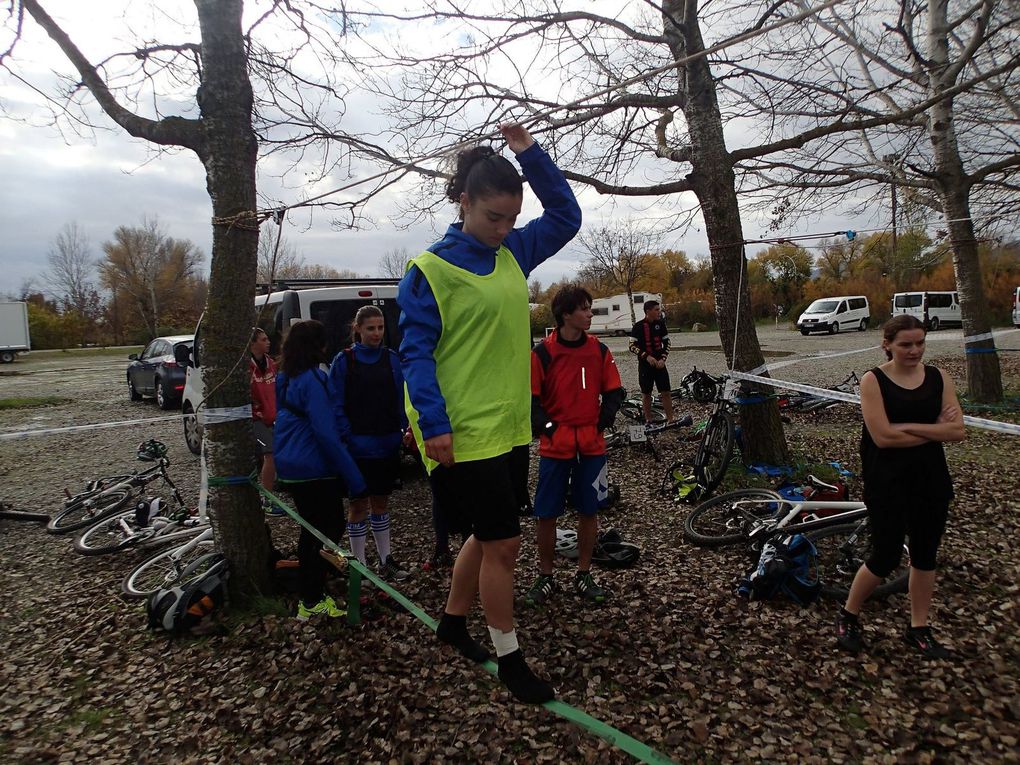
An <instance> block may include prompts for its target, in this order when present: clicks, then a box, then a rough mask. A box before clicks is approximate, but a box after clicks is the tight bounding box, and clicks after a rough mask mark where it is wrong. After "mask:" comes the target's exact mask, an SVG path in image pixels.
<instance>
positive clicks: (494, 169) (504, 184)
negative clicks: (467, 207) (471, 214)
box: [446, 146, 524, 205]
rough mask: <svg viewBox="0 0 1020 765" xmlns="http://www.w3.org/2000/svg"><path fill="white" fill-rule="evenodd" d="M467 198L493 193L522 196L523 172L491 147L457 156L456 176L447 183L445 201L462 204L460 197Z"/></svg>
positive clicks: (465, 151)
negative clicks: (521, 173) (463, 195)
mask: <svg viewBox="0 0 1020 765" xmlns="http://www.w3.org/2000/svg"><path fill="white" fill-rule="evenodd" d="M464 193H466V194H467V195H468V199H477V198H479V197H486V196H491V195H493V194H523V193H524V184H523V182H522V181H521V176H520V173H518V172H517V168H515V167H514V166H513V165H512V164H511V163H510V161H509V160H508V159H506V158H505V157H503V156H501V155H499V154H497V153H496V151H495V150H494V149H493V148H492V147H491V146H476V147H474V148H473V149H465V150H464V151H462V152H460V153H459V154H458V155H457V166H456V170H455V171H454V174H453V177H452V178H451V179H450V180H449V181H448V182H447V184H446V198H447V199H449V200H450V201H451V202H453V203H454V204H455V205H456V204H460V196H461V194H464Z"/></svg>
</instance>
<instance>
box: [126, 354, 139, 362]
mask: <svg viewBox="0 0 1020 765" xmlns="http://www.w3.org/2000/svg"><path fill="white" fill-rule="evenodd" d="M128 361H138V354H137V353H132V354H131V355H130V356H128Z"/></svg>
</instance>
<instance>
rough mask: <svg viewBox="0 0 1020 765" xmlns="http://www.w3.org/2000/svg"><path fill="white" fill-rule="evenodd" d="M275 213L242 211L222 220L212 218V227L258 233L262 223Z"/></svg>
mask: <svg viewBox="0 0 1020 765" xmlns="http://www.w3.org/2000/svg"><path fill="white" fill-rule="evenodd" d="M274 215H275V212H274V211H272V210H270V211H266V212H259V211H258V210H242V211H241V212H239V213H236V214H234V215H230V216H227V217H223V218H218V217H216V216H213V219H212V224H213V225H214V226H226V227H227V228H239V229H242V230H244V231H258V230H259V228H260V227H261V226H262V223H263V222H264V221H266V220H268V219H269V218H272V217H274Z"/></svg>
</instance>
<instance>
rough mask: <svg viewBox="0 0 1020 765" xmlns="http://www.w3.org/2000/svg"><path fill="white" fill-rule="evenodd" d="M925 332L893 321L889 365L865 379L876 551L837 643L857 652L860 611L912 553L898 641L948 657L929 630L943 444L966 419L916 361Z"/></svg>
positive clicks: (934, 373) (945, 504)
mask: <svg viewBox="0 0 1020 765" xmlns="http://www.w3.org/2000/svg"><path fill="white" fill-rule="evenodd" d="M924 341H925V330H924V326H923V325H922V324H921V322H919V321H918V320H917V319H915V318H914V317H913V316H906V315H902V316H896V317H894V318H893V319H890V320H889V321H888V322H886V324H885V326H884V327H883V328H882V349H883V350H884V351H885V354H886V357H887V358H888V359H889V360H888V361H887V362H886V363H885V364H882V365H881V366H878V367H875V368H874V369H873V370H871V371H870V372H868V373H867V374H865V375H864V377H863V378H862V379H861V413H862V414H863V415H864V428H863V431H862V433H861V465H862V472H863V476H864V501H865V502H866V503H867V505H868V518H869V520H870V528H871V538H872V551H871V555H870V557H869V558H868V560H867V561H865V563H864V564H863V565H862V566H861V567H860V569H859V570H858V572H857V575H856V576H855V577H854V582H853V585H852V586H851V588H850V594H849V595H848V597H847V601H846V604H845V605H844V607H843V609H842V611H841V612H840V614H839V616H838V617H837V619H836V642H837V644H838V645H839V646H840V647H841V648H843V649H845V650H848V651H851V652H853V653H856V652H858V651H860V650H861V647H862V645H863V641H862V635H861V632H862V626H861V621H860V618H859V614H860V610H861V607H862V606H863V604H864V602H865V601H866V600H867V599H868V596H870V595H871V593H872V592H873V591H874V590H875V588H876V587H877V586H878V585H879V584H880V583H881V582H882V580H883V579H884V578H885V577H886V576H888V575H889V574H890V573H892V571H893V570H894V569H895V568H896V567H897V566H898V565H899V563H900V558H901V556H902V554H903V544H904V541H905V539H909V548H910V624H909V626H908V628H907V629H906V631H905V632H904V634H903V640H904V641H905V642H906V643H907V644H908V645H910V646H912V647H913V648H915V649H916V650H918V651H920V652H921V653H922V654H923V655H925V656H927V657H930V658H945V657H946V656H948V655H949V652H948V651H947V650H946V649H945V648H944V647H943V646H942V645H940V644H939V642H938V641H937V640H936V639H935V638H934V636H933V635H932V633H931V629H930V628H929V627H928V611H929V609H930V607H931V598H932V592H933V590H934V586H935V558H936V553H937V551H938V546H939V542H940V541H941V538H942V532H943V530H944V529H945V524H946V518H947V515H948V508H949V501H950V500H951V499H952V497H953V484H952V479H951V478H950V475H949V468H948V467H947V465H946V456H945V451H944V450H943V447H942V444H943V442H945V441H962V440H963V438H964V429H963V412H962V411H961V409H960V404H959V401H957V398H956V390H955V388H954V386H953V381H952V380H951V379H950V378H949V377H947V376H946V375H945V374H943V373H942V371H941V370H939V369H937V368H935V367H931V366H926V365H924V364H923V363H922V362H921V359H922V357H923V355H924Z"/></svg>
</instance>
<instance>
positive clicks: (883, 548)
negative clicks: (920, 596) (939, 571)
mask: <svg viewBox="0 0 1020 765" xmlns="http://www.w3.org/2000/svg"><path fill="white" fill-rule="evenodd" d="M865 501H867V500H865ZM948 518H949V502H948V501H944V502H925V501H918V500H914V501H907V502H890V503H882V502H877V503H876V502H870V501H868V520H869V521H870V523H871V545H872V548H871V556H870V557H869V558H868V560H867V561H866V563H865V565H866V566H867V567H868V571H870V572H871V573H872V574H874V575H875V576H878V577H882V578H885V577H887V576H889V574H891V573H892V572H893V571H895V570H896V567H897V566H899V565H900V558H902V557H903V542H904V540H905V539H909V542H908V543H907V544H908V547H909V548H910V566H911V567H912V568H916V569H917V570H918V571H934V570H935V559H936V556H937V554H938V550H939V543H940V542H941V541H942V534H943V533H944V532H945V530H946V520H947V519H948Z"/></svg>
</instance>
